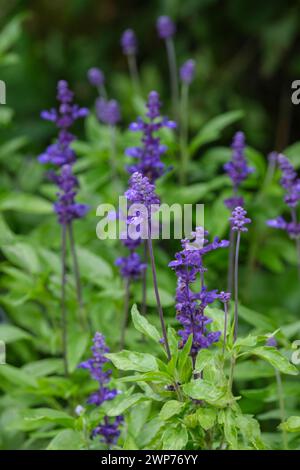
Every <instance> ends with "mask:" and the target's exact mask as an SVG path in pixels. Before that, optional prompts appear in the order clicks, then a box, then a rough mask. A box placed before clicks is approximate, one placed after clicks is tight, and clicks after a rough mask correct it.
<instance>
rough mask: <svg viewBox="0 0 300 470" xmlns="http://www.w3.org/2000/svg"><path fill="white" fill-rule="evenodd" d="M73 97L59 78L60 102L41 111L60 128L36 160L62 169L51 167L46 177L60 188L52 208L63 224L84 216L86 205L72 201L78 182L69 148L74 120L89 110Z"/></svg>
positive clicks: (74, 157)
mask: <svg viewBox="0 0 300 470" xmlns="http://www.w3.org/2000/svg"><path fill="white" fill-rule="evenodd" d="M73 97H74V94H73V92H72V91H71V90H70V89H69V86H68V83H67V82H66V81H65V80H60V81H59V82H58V85H57V99H58V101H59V102H60V104H59V107H58V109H57V110H56V109H51V110H50V111H43V112H42V113H41V116H42V118H43V119H46V120H49V121H52V122H55V124H56V126H57V127H58V128H59V129H60V131H59V134H58V139H57V141H56V142H55V143H54V144H52V145H49V146H48V147H47V148H46V151H45V152H44V153H42V154H41V155H39V157H38V160H39V162H40V163H42V164H49V163H50V164H52V165H55V166H56V167H60V168H61V172H60V173H58V174H56V173H55V172H54V171H51V172H49V179H50V180H51V181H52V182H54V183H55V184H56V185H57V186H58V188H59V192H58V194H57V196H58V200H57V202H55V203H54V210H55V212H56V214H57V216H58V222H59V223H60V224H63V225H65V224H69V223H70V222H72V220H74V219H79V218H81V217H84V215H85V214H86V212H87V210H88V207H87V206H86V205H84V204H78V203H77V202H76V201H75V196H76V193H77V189H78V186H79V184H78V180H77V178H76V176H75V175H74V174H73V170H72V165H73V163H75V160H76V155H75V152H74V151H73V149H72V148H71V143H72V142H73V141H74V140H75V136H74V135H73V134H71V132H70V131H69V128H70V127H71V126H72V124H73V123H74V121H76V120H77V119H79V118H82V117H84V116H86V115H87V114H88V111H87V109H85V108H80V107H79V106H78V105H77V104H73Z"/></svg>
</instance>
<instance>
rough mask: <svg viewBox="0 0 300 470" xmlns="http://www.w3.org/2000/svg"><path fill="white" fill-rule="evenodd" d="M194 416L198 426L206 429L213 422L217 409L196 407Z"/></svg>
mask: <svg viewBox="0 0 300 470" xmlns="http://www.w3.org/2000/svg"><path fill="white" fill-rule="evenodd" d="M196 416H197V419H198V422H199V424H200V426H201V427H202V428H203V429H205V431H207V430H208V429H211V428H212V427H213V425H214V424H215V421H216V417H217V410H216V409H215V408H198V410H197V412H196Z"/></svg>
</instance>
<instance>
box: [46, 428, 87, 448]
mask: <svg viewBox="0 0 300 470" xmlns="http://www.w3.org/2000/svg"><path fill="white" fill-rule="evenodd" d="M82 448H83V442H82V437H81V434H80V433H79V432H78V431H74V430H73V429H64V430H63V431H61V432H59V433H58V434H57V435H56V436H55V437H54V439H52V441H51V442H50V444H49V445H48V447H47V450H80V449H82Z"/></svg>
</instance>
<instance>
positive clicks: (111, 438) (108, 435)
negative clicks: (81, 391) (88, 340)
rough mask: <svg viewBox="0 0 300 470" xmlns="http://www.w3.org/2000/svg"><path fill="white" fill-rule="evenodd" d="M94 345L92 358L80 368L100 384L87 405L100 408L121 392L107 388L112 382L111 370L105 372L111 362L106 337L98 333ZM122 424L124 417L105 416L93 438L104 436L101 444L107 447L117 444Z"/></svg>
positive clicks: (80, 365)
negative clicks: (108, 357) (107, 355)
mask: <svg viewBox="0 0 300 470" xmlns="http://www.w3.org/2000/svg"><path fill="white" fill-rule="evenodd" d="M93 343H94V344H93V346H92V348H91V350H92V357H91V358H90V359H88V360H87V361H85V362H82V363H81V364H79V366H78V367H79V368H81V369H86V370H88V371H89V372H90V375H91V377H92V379H94V380H96V381H97V382H98V384H99V389H98V390H97V392H94V393H92V394H91V395H90V396H89V398H88V400H87V403H89V404H93V405H96V406H100V405H102V403H104V402H105V401H109V400H113V399H114V398H115V396H116V395H118V393H119V392H118V391H117V390H115V389H110V388H108V387H107V386H106V384H108V383H109V381H110V377H111V370H109V369H108V370H104V366H105V365H106V364H107V363H108V362H109V360H108V359H107V358H106V357H105V354H106V353H108V352H109V348H108V347H107V346H106V344H105V339H104V336H103V335H102V334H101V333H96V334H95V336H94V339H93ZM122 422H123V416H117V417H116V418H112V419H110V418H109V417H108V416H104V419H103V422H102V423H100V424H99V425H98V426H97V427H96V428H95V429H94V430H93V432H92V436H93V437H96V436H102V439H101V442H104V443H105V444H107V445H109V444H115V443H116V442H117V439H118V437H119V435H120V430H119V429H118V428H119V425H120V424H121V423H122Z"/></svg>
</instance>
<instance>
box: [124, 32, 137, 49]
mask: <svg viewBox="0 0 300 470" xmlns="http://www.w3.org/2000/svg"><path fill="white" fill-rule="evenodd" d="M121 46H122V49H123V53H124V54H125V55H134V54H136V53H137V38H136V35H135V32H134V31H133V30H132V29H126V30H125V31H124V33H123V34H122V36H121Z"/></svg>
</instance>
